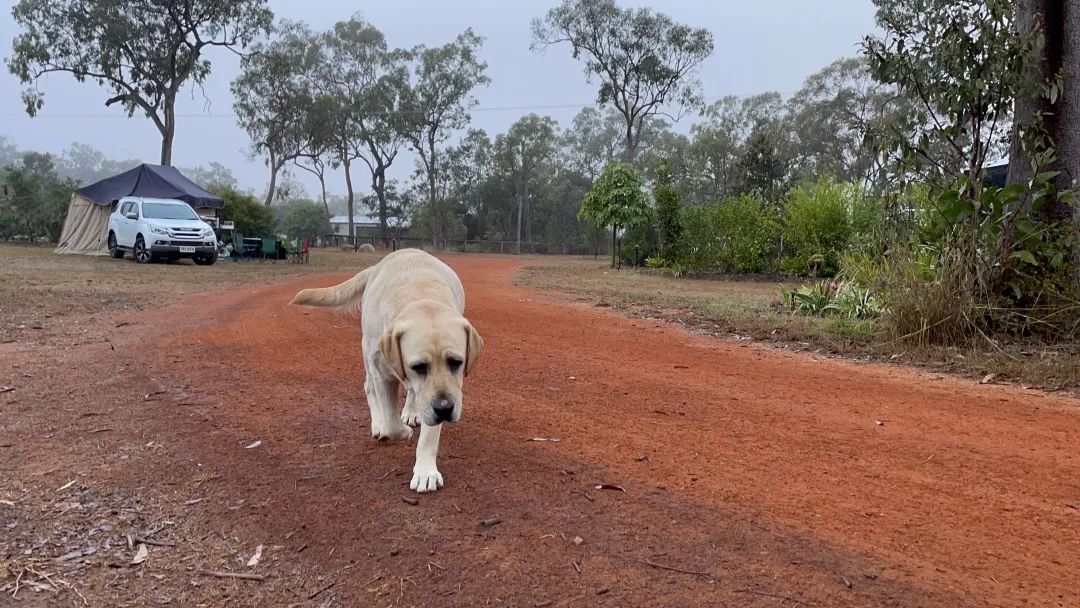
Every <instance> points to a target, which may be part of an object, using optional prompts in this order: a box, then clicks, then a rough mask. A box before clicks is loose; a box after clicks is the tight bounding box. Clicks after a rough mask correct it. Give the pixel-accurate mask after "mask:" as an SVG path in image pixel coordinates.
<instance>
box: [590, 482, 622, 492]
mask: <svg viewBox="0 0 1080 608" xmlns="http://www.w3.org/2000/svg"><path fill="white" fill-rule="evenodd" d="M596 489H597V490H618V491H620V492H625V491H626V488H624V487H622V486H616V485H612V484H610V483H602V484H600V485H598V486H596Z"/></svg>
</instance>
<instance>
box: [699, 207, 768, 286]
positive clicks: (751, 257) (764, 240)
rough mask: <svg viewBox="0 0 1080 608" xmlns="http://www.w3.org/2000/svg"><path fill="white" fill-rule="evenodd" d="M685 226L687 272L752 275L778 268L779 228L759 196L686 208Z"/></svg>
mask: <svg viewBox="0 0 1080 608" xmlns="http://www.w3.org/2000/svg"><path fill="white" fill-rule="evenodd" d="M682 227H683V243H684V245H683V251H682V255H681V257H680V260H679V263H680V265H682V266H683V267H684V268H686V269H687V270H719V271H722V272H738V273H750V272H768V271H773V270H775V269H776V263H775V260H776V252H777V246H778V243H779V234H780V232H779V226H778V225H777V222H776V220H775V218H774V216H773V214H772V213H771V212H770V211H769V210H768V209H767V208H766V207H765V204H764V202H763V201H762V200H761V199H760V198H758V197H756V196H753V195H743V196H740V197H738V198H732V199H729V200H726V201H724V202H722V203H717V204H713V205H708V206H704V207H687V208H685V209H683V213H682Z"/></svg>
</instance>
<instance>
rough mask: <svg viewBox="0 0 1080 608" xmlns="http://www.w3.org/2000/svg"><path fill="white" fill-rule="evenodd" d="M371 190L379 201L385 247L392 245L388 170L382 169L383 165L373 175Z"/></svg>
mask: <svg viewBox="0 0 1080 608" xmlns="http://www.w3.org/2000/svg"><path fill="white" fill-rule="evenodd" d="M371 189H372V190H374V191H375V197H376V198H377V199H378V200H379V232H380V234H382V241H383V246H384V247H385V246H388V245H389V243H390V221H389V215H390V213H389V210H388V209H387V205H386V170H385V169H383V168H381V164H380V168H379V169H378V170H377V171H375V172H374V173H372V180H371Z"/></svg>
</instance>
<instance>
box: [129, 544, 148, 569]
mask: <svg viewBox="0 0 1080 608" xmlns="http://www.w3.org/2000/svg"><path fill="white" fill-rule="evenodd" d="M149 555H150V552H149V551H147V550H146V545H144V544H142V543H139V549H138V550H137V551H135V557H134V558H132V560H131V565H133V566H134V565H136V564H141V563H143V562H145V561H146V558H147V557H148V556H149Z"/></svg>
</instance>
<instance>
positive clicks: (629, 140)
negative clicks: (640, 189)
mask: <svg viewBox="0 0 1080 608" xmlns="http://www.w3.org/2000/svg"><path fill="white" fill-rule="evenodd" d="M636 159H637V142H636V141H634V121H632V120H627V121H626V162H627V163H629V164H631V165H632V164H634V160H636Z"/></svg>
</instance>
